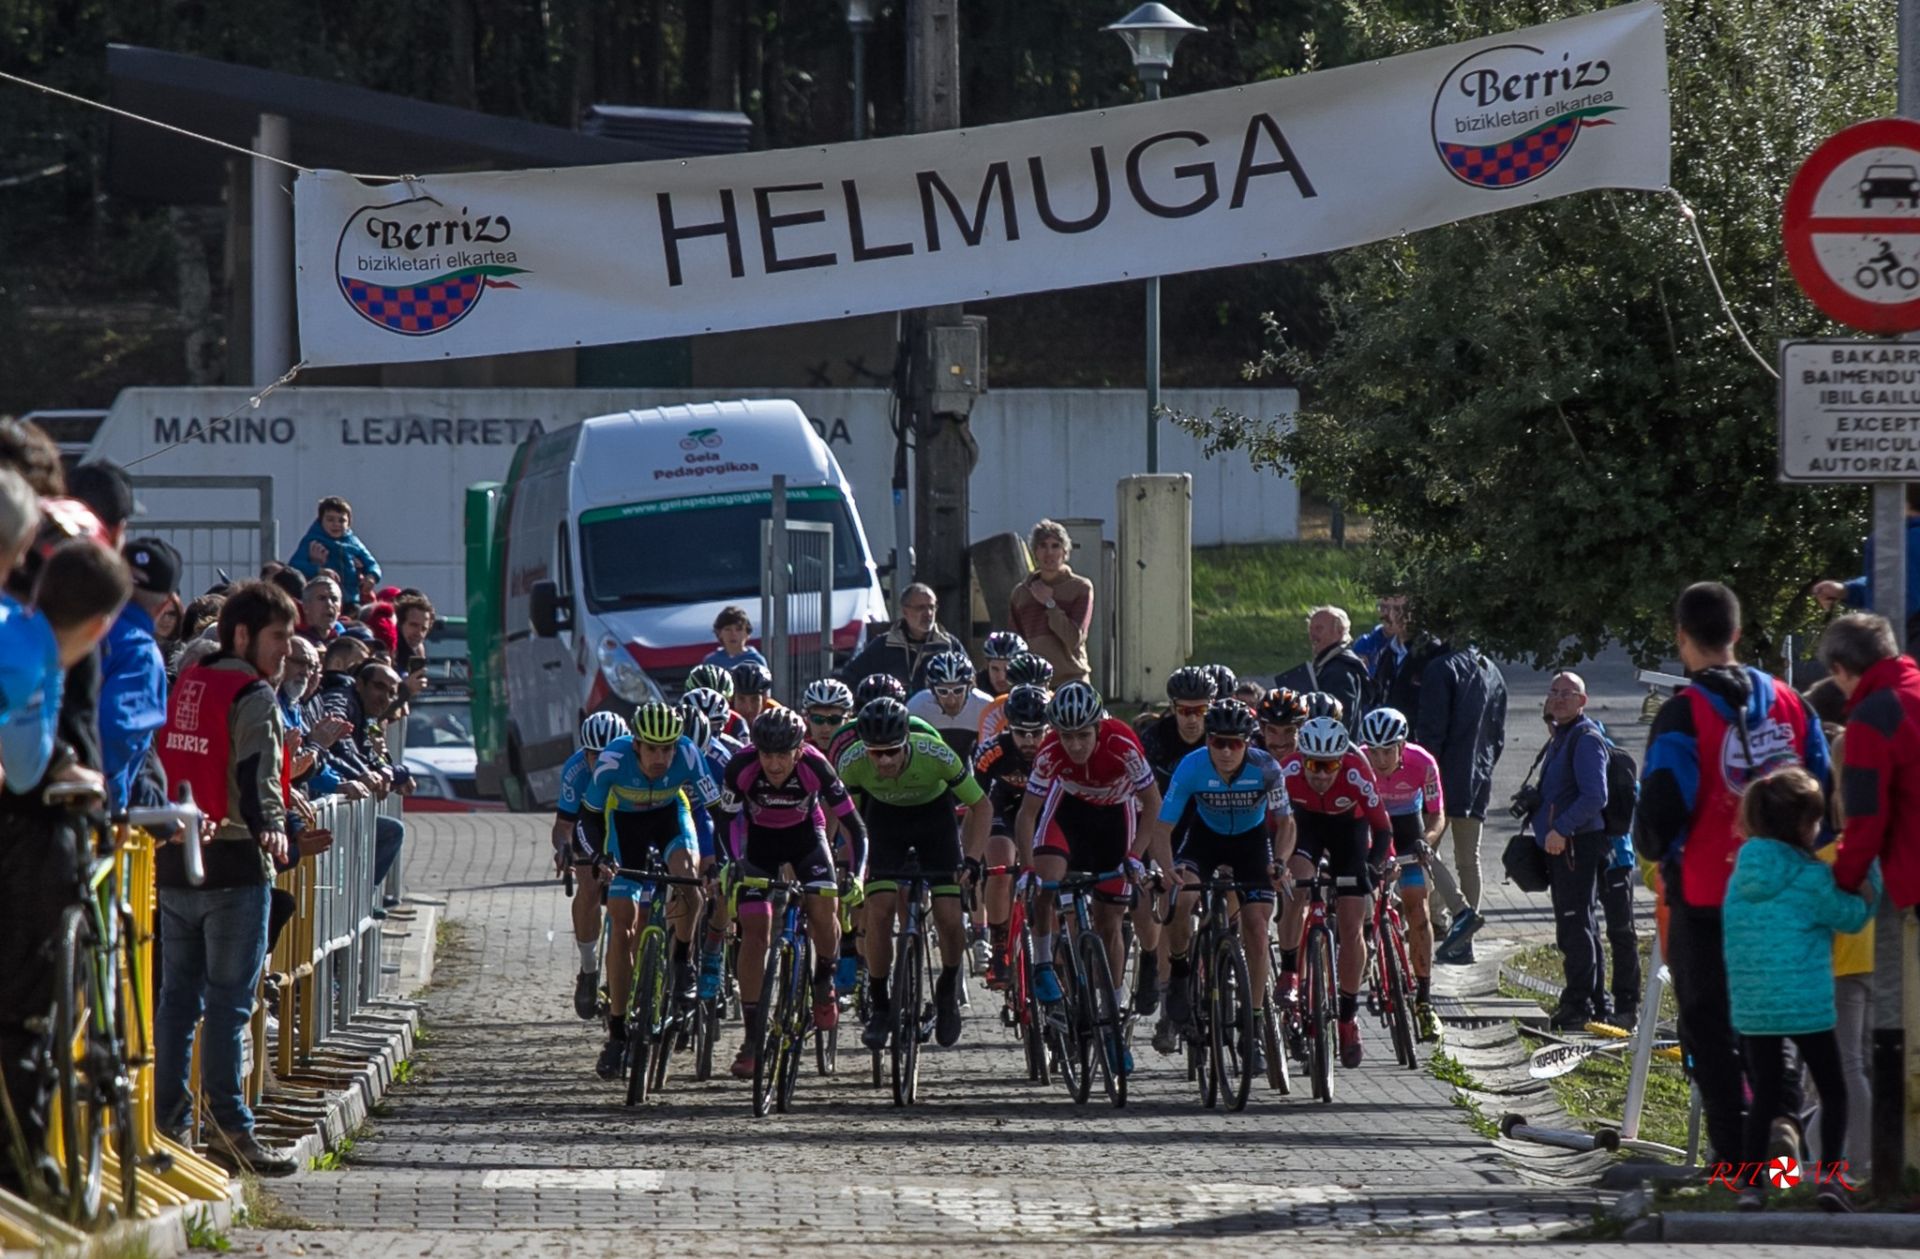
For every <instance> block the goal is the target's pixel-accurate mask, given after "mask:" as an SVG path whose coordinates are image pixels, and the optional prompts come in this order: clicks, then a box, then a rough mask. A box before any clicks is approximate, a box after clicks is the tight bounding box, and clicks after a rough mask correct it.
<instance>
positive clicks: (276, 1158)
mask: <svg viewBox="0 0 1920 1259" xmlns="http://www.w3.org/2000/svg"><path fill="white" fill-rule="evenodd" d="M207 1155H208V1157H210V1158H212V1159H213V1161H214V1162H216V1163H218V1164H220V1165H221V1166H222V1167H224V1168H226V1169H227V1170H228V1171H230V1172H233V1173H235V1174H239V1173H241V1172H252V1173H253V1174H254V1175H256V1176H291V1175H293V1174H294V1173H295V1172H297V1171H299V1170H300V1163H299V1161H298V1160H297V1159H295V1158H294V1157H293V1155H291V1154H288V1153H286V1152H285V1151H284V1150H276V1149H273V1148H272V1147H271V1146H265V1145H261V1144H260V1142H259V1140H258V1139H257V1138H255V1136H254V1135H253V1134H252V1133H251V1132H226V1131H223V1130H221V1129H219V1128H214V1129H212V1130H211V1131H210V1132H209V1134H208V1140H207Z"/></svg>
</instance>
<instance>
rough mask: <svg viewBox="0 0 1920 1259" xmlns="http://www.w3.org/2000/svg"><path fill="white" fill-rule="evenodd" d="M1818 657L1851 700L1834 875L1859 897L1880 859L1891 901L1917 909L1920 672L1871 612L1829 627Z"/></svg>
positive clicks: (1919, 873) (1919, 875) (1886, 626)
mask: <svg viewBox="0 0 1920 1259" xmlns="http://www.w3.org/2000/svg"><path fill="white" fill-rule="evenodd" d="M1820 659H1821V661H1822V662H1823V663H1824V664H1825V665H1826V666H1827V672H1828V673H1829V674H1831V675H1832V677H1833V680H1834V682H1835V683H1836V684H1838V685H1839V687H1840V689H1841V690H1842V691H1844V692H1845V693H1846V696H1847V729H1846V761H1845V762H1844V763H1843V765H1842V768H1841V775H1840V785H1841V795H1842V796H1843V798H1844V799H1845V800H1846V810H1847V828H1846V830H1845V831H1844V832H1842V833H1841V836H1840V851H1839V856H1838V858H1837V859H1836V860H1835V862H1834V869H1833V873H1834V877H1835V878H1836V879H1838V880H1839V883H1840V886H1841V887H1842V888H1845V889H1846V890H1847V891H1854V890H1856V889H1858V888H1859V887H1860V885H1861V883H1862V881H1863V880H1864V879H1865V878H1866V874H1867V867H1868V866H1869V865H1870V864H1872V862H1873V861H1874V859H1875V858H1878V859H1879V862H1880V874H1881V877H1882V878H1883V879H1885V880H1886V886H1887V899H1888V900H1889V901H1890V902H1891V903H1892V904H1893V905H1894V906H1895V907H1897V908H1899V909H1909V908H1912V907H1913V906H1914V905H1916V904H1920V667H1917V666H1915V664H1914V662H1913V659H1912V658H1911V657H1909V656H1902V655H1900V654H1899V645H1898V643H1896V641H1895V640H1894V636H1893V626H1892V625H1890V624H1889V623H1888V622H1887V620H1886V618H1884V617H1880V616H1875V615H1873V614H1872V613H1868V612H1856V613H1850V614H1848V615H1846V616H1843V617H1840V618H1839V619H1838V620H1836V621H1834V622H1833V623H1832V624H1831V625H1829V626H1827V628H1826V632H1825V633H1823V634H1822V635H1821V636H1820Z"/></svg>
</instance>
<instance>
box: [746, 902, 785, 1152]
mask: <svg viewBox="0 0 1920 1259" xmlns="http://www.w3.org/2000/svg"><path fill="white" fill-rule="evenodd" d="M792 950H793V946H792V945H790V944H788V943H787V942H786V941H784V940H782V941H780V942H779V943H778V944H776V945H774V947H773V948H772V949H771V950H769V952H768V954H767V972H766V977H765V978H764V979H763V980H762V981H761V983H760V1000H761V1009H760V1044H759V1046H758V1048H757V1052H756V1053H755V1054H754V1059H753V1113H754V1117H755V1118H758V1117H760V1116H762V1115H764V1114H766V1113H767V1111H768V1110H769V1109H770V1108H771V1107H772V1106H773V1092H774V1085H775V1083H776V1082H777V1080H778V1077H779V1074H780V1070H779V1067H778V1065H777V1061H776V1055H777V1054H778V1053H779V1051H780V1036H781V1029H782V1027H783V1026H784V1025H785V1022H786V1010H785V1009H783V1008H782V1007H783V1006H784V1005H785V1003H786V997H787V973H788V971H789V970H791V969H792V966H793V951H792ZM769 996H771V997H772V998H773V1001H772V1003H771V1005H769V1004H768V1002H767V998H768V997H769Z"/></svg>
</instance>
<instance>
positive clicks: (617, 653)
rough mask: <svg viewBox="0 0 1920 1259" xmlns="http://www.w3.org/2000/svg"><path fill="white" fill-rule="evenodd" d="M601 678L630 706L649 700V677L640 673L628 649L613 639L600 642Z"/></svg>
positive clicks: (604, 639)
mask: <svg viewBox="0 0 1920 1259" xmlns="http://www.w3.org/2000/svg"><path fill="white" fill-rule="evenodd" d="M600 676H602V677H604V678H605V679H606V680H607V685H608V686H610V687H612V688H613V693H614V694H615V695H618V696H619V697H620V698H621V699H624V700H626V701H627V702H628V703H630V704H638V703H639V702H640V701H641V700H644V699H645V698H647V675H646V674H645V673H643V672H641V671H640V666H639V665H637V664H635V663H634V662H633V657H632V656H630V655H628V654H627V651H626V648H624V647H622V646H621V645H620V644H619V643H616V642H614V641H613V640H612V639H611V638H603V639H601V640H600Z"/></svg>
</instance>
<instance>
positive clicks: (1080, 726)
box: [1047, 682, 1102, 730]
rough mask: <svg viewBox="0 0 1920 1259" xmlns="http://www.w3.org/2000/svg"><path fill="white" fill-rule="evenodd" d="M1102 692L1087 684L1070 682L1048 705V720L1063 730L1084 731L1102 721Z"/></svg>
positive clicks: (1054, 695)
mask: <svg viewBox="0 0 1920 1259" xmlns="http://www.w3.org/2000/svg"><path fill="white" fill-rule="evenodd" d="M1101 708H1102V704H1101V701H1100V692H1098V691H1096V690H1094V689H1093V688H1092V687H1091V686H1088V685H1087V684H1086V683H1085V682H1069V683H1067V684H1066V685H1065V686H1063V687H1061V688H1060V689H1059V690H1057V691H1055V692H1054V693H1053V699H1052V700H1050V701H1049V702H1048V703H1047V720H1048V721H1050V722H1052V723H1053V725H1054V726H1055V727H1056V728H1058V729H1061V730H1084V729H1086V728H1087V727H1088V726H1091V725H1092V724H1094V723H1095V722H1096V721H1099V720H1100V711H1101Z"/></svg>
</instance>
